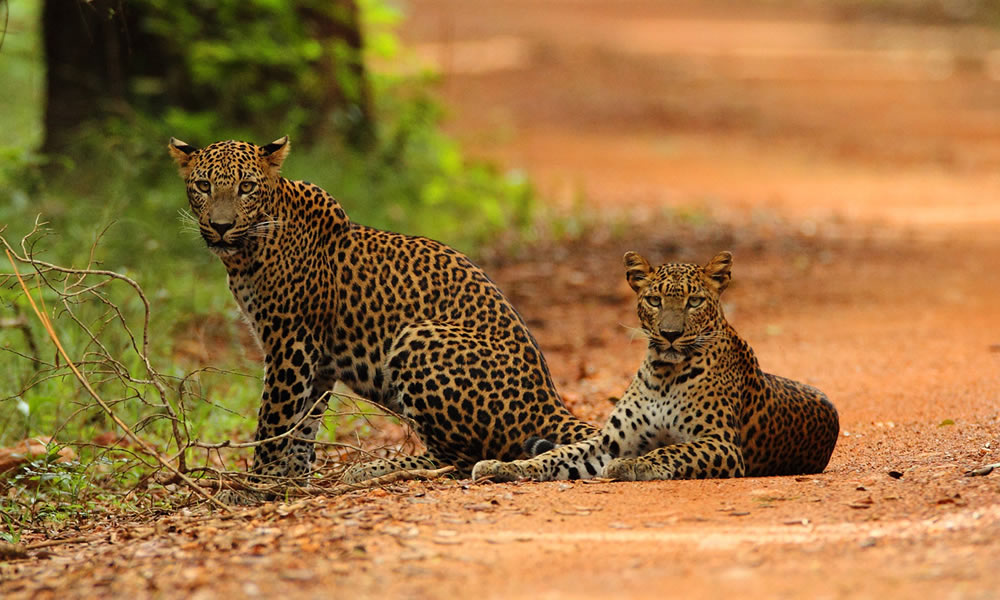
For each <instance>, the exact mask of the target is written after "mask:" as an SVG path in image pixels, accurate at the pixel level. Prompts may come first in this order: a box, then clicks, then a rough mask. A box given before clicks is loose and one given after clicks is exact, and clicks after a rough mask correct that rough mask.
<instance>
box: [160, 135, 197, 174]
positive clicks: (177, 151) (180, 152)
mask: <svg viewBox="0 0 1000 600" xmlns="http://www.w3.org/2000/svg"><path fill="white" fill-rule="evenodd" d="M167 150H169V151H170V156H173V157H174V160H175V161H176V162H177V166H178V167H179V168H180V171H181V177H184V178H186V177H187V176H188V173H189V172H190V169H189V168H188V164H189V163H190V162H191V155H192V154H194V153H195V152H197V151H198V149H197V148H195V147H194V146H192V145H191V144H189V143H187V142H182V141H180V140H179V139H177V138H173V137H172V138H170V143H169V144H167Z"/></svg>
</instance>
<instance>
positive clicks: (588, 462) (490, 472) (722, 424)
mask: <svg viewBox="0 0 1000 600" xmlns="http://www.w3.org/2000/svg"><path fill="white" fill-rule="evenodd" d="M625 267H626V277H627V279H628V282H629V284H630V285H631V287H632V289H633V290H635V292H636V294H637V295H638V305H637V312H638V315H639V321H640V322H641V324H642V328H643V331H644V332H645V334H646V335H647V336H648V338H649V348H648V351H647V353H646V358H645V360H644V361H643V363H642V365H641V366H640V367H639V372H638V374H637V375H636V377H635V379H634V380H633V381H632V383H631V384H630V385H629V387H628V389H627V390H626V391H625V394H624V396H623V397H622V399H621V400H620V401H619V402H618V404H617V405H616V406H615V409H614V410H613V411H612V413H611V416H610V418H609V419H608V422H607V423H605V425H604V427H603V428H602V429H601V431H600V432H599V433H598V434H596V435H595V436H594V437H591V438H589V439H587V440H584V441H581V442H577V443H573V444H569V445H564V446H558V447H555V448H554V449H551V450H549V451H548V452H544V453H542V454H539V455H538V456H536V457H534V458H530V459H527V460H516V461H513V462H501V461H497V460H486V461H483V462H480V463H478V464H477V465H476V466H475V468H474V470H473V476H474V477H477V478H478V477H486V476H488V477H491V478H492V479H494V480H498V481H511V480H515V479H521V478H529V479H536V480H542V481H544V480H550V479H579V478H590V477H595V476H598V475H601V476H604V477H610V478H614V479H622V480H630V481H631V480H648V479H694V478H717V477H742V476H763V475H793V474H799V473H819V472H821V471H822V470H823V469H824V468H826V465H827V463H828V462H829V460H830V455H831V454H832V453H833V447H834V445H835V444H836V443H837V436H838V434H839V422H838V418H837V411H836V410H835V409H834V407H833V405H832V404H831V403H830V401H829V400H827V398H826V396H824V395H823V393H822V392H820V391H819V390H817V389H816V388H813V387H810V386H808V385H805V384H802V383H798V382H796V381H792V380H790V379H785V378H784V377H778V376H776V375H770V374H768V373H764V372H762V371H761V369H760V366H759V365H758V363H757V359H756V357H755V356H754V353H753V350H752V349H751V348H750V346H749V345H748V344H747V343H746V342H745V341H744V340H743V339H741V338H740V337H739V336H738V335H737V334H736V331H735V330H734V329H733V328H732V326H730V325H729V323H728V322H727V321H726V319H725V316H724V315H723V312H722V304H721V302H720V295H721V293H722V291H723V290H724V289H725V288H726V286H727V285H729V281H730V277H731V274H730V271H731V267H732V255H731V254H730V253H729V252H722V253H720V254H719V255H718V256H716V257H715V258H713V259H712V261H711V262H709V263H708V264H707V265H706V266H704V267H699V266H698V265H693V264H676V263H674V264H667V265H663V266H660V267H658V268H656V269H653V268H652V267H650V265H649V263H648V262H647V261H646V259H644V258H643V257H641V256H639V255H638V254H636V253H634V252H629V253H628V254H626V255H625ZM530 445H531V444H530V443H529V446H530ZM535 445H536V446H537V445H538V444H535ZM550 446H551V444H550Z"/></svg>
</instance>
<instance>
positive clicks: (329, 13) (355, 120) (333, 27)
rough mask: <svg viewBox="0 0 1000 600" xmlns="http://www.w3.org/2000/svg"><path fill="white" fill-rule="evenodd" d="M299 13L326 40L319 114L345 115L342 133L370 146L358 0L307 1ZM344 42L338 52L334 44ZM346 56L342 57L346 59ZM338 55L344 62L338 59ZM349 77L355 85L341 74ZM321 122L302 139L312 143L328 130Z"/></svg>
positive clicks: (370, 112)
mask: <svg viewBox="0 0 1000 600" xmlns="http://www.w3.org/2000/svg"><path fill="white" fill-rule="evenodd" d="M299 14H300V15H302V17H303V19H304V20H305V21H306V23H307V24H308V30H309V31H310V32H311V34H312V36H313V38H314V39H316V40H319V41H320V42H321V43H322V44H323V48H324V52H323V57H322V59H321V60H320V65H319V68H320V69H321V70H322V71H323V76H324V79H325V80H326V82H327V88H326V93H325V94H324V96H323V98H322V100H321V105H320V106H319V107H318V108H319V111H318V112H319V114H320V115H322V116H323V117H324V118H329V115H333V114H339V115H342V117H343V120H344V121H345V122H344V123H343V124H342V127H341V131H340V132H339V133H341V134H342V135H343V136H344V138H345V139H346V140H347V142H348V143H349V144H350V145H352V146H354V147H356V148H359V149H367V148H369V147H370V146H371V144H372V142H373V141H374V139H375V127H374V115H373V112H374V111H373V108H372V99H371V89H370V87H369V85H368V77H367V75H366V72H365V66H364V60H363V51H364V39H363V37H362V32H361V18H360V15H359V14H358V4H357V2H356V0H331V1H329V2H326V3H320V4H318V5H317V4H316V3H308V2H305V3H303V5H302V6H301V7H300V9H299ZM336 45H341V47H342V48H343V49H344V52H343V53H341V54H340V55H339V56H337V55H335V52H334V48H335V47H336ZM345 58H346V60H343V59H345ZM338 59H340V60H342V61H343V62H338ZM345 77H346V78H349V79H350V80H351V81H353V82H354V84H353V85H350V86H344V85H343V84H342V78H345ZM326 129H327V127H325V126H320V127H315V128H312V129H311V130H310V131H307V132H306V138H307V139H304V140H303V142H305V143H306V144H309V143H311V142H312V141H314V139H316V138H317V137H321V136H323V135H324V134H326V133H328V131H325V130H326Z"/></svg>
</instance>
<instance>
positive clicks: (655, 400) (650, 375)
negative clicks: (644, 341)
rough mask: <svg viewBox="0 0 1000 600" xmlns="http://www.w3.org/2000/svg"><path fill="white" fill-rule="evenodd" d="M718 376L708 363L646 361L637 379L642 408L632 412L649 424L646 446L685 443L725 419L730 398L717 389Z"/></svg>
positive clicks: (718, 424)
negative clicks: (670, 364) (676, 363)
mask: <svg viewBox="0 0 1000 600" xmlns="http://www.w3.org/2000/svg"><path fill="white" fill-rule="evenodd" d="M715 376H716V373H713V372H712V370H711V369H709V368H708V367H707V366H706V365H692V364H681V365H676V366H670V367H664V366H663V365H656V364H654V363H651V362H647V363H646V364H644V365H643V368H642V369H640V372H639V376H638V377H637V379H636V381H637V384H638V387H639V388H640V389H641V394H640V396H641V400H640V402H639V406H638V408H639V410H638V411H636V414H634V415H632V417H633V418H638V419H643V420H648V423H649V425H650V426H649V427H648V429H647V431H649V432H650V433H649V434H647V436H646V439H644V440H643V446H648V447H649V449H652V448H655V447H659V446H664V445H670V444H682V443H685V442H689V441H692V440H694V439H697V438H698V437H700V436H702V435H704V434H705V433H706V432H708V431H710V430H713V429H715V428H717V427H719V426H720V425H722V424H723V423H725V422H726V421H727V420H728V419H727V418H726V417H725V416H724V413H725V412H726V407H727V405H728V402H729V400H728V399H727V398H725V397H724V396H723V395H721V394H719V393H718V390H717V389H715V388H716V387H717V385H718V382H717V381H715V379H716V377H715ZM626 415H627V413H626ZM626 428H628V425H627V424H626ZM644 449H645V448H644Z"/></svg>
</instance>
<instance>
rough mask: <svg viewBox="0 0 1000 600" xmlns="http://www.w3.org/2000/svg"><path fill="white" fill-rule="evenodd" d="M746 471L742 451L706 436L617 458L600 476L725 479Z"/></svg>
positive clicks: (641, 479) (723, 441)
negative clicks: (631, 456)
mask: <svg viewBox="0 0 1000 600" xmlns="http://www.w3.org/2000/svg"><path fill="white" fill-rule="evenodd" d="M745 472H746V467H745V464H744V461H743V453H742V451H741V450H740V448H739V447H738V446H737V445H736V444H734V443H733V442H731V441H728V440H725V439H722V438H718V437H707V438H702V439H698V440H694V441H692V442H687V443H684V444H674V445H670V446H664V447H662V448H657V449H656V450H653V451H652V452H648V453H646V454H644V455H642V456H639V457H636V458H617V459H615V460H613V461H611V462H610V464H608V466H607V467H605V469H604V476H605V477H608V478H610V479H618V480H620V481H650V480H654V479H706V478H711V479H725V478H729V477H742V476H743V475H744V473H745Z"/></svg>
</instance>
